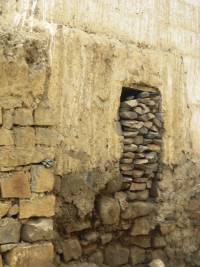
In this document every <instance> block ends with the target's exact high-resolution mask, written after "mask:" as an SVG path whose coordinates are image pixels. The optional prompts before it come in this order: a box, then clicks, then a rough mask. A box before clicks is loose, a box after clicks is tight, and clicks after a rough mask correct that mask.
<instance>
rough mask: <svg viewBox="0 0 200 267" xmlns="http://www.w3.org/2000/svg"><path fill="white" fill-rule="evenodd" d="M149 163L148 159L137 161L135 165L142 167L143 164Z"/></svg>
mask: <svg viewBox="0 0 200 267" xmlns="http://www.w3.org/2000/svg"><path fill="white" fill-rule="evenodd" d="M146 163H148V159H135V160H134V164H135V165H141V164H146Z"/></svg>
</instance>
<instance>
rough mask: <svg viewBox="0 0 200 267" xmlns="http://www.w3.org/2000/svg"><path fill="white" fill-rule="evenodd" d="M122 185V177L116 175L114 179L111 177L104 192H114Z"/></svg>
mask: <svg viewBox="0 0 200 267" xmlns="http://www.w3.org/2000/svg"><path fill="white" fill-rule="evenodd" d="M121 187H122V178H121V177H120V176H117V177H116V178H115V179H112V180H111V181H110V182H109V183H108V184H107V186H106V192H108V193H114V192H117V191H120V189H121Z"/></svg>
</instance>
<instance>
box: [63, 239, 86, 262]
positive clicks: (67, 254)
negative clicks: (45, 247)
mask: <svg viewBox="0 0 200 267" xmlns="http://www.w3.org/2000/svg"><path fill="white" fill-rule="evenodd" d="M62 249H63V255H64V260H65V262H68V261H70V260H77V259H78V258H80V257H81V255H82V248H81V245H80V243H79V241H78V239H76V238H72V239H68V240H65V241H64V242H62Z"/></svg>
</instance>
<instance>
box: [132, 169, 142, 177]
mask: <svg viewBox="0 0 200 267" xmlns="http://www.w3.org/2000/svg"><path fill="white" fill-rule="evenodd" d="M143 174H144V171H142V170H136V169H134V170H133V178H140V177H142V175H143Z"/></svg>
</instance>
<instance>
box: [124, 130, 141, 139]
mask: <svg viewBox="0 0 200 267" xmlns="http://www.w3.org/2000/svg"><path fill="white" fill-rule="evenodd" d="M138 133H139V132H138V131H136V132H122V135H123V136H124V137H130V138H132V137H135V136H137V135H138Z"/></svg>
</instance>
